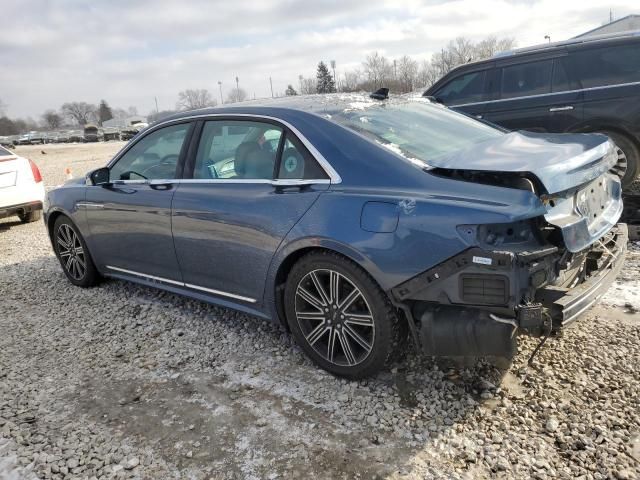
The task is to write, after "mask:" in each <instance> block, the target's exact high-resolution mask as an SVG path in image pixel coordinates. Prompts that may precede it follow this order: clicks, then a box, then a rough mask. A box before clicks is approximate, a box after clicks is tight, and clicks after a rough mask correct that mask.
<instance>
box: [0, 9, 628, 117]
mask: <svg viewBox="0 0 640 480" xmlns="http://www.w3.org/2000/svg"><path fill="white" fill-rule="evenodd" d="M634 6H635V8H634ZM610 9H612V11H613V15H614V18H621V17H623V16H625V15H628V14H631V13H640V4H638V0H626V1H625V0H612V1H610V2H603V1H602V0H539V1H535V0H529V1H527V0H513V1H507V0H455V1H440V0H428V1H412V0H406V1H404V0H393V1H386V0H375V1H371V0H326V1H323V0H313V1H298V0H234V1H228V0H227V1H218V0H183V1H175V0H126V1H123V0H109V1H106V0H105V1H96V0H94V1H90V0H2V6H1V8H0V15H1V16H2V18H3V21H2V27H1V28H0V72H1V73H0V101H1V102H2V103H3V104H4V105H5V106H6V108H5V110H6V113H7V114H8V115H9V116H11V117H28V116H30V117H32V118H34V119H36V120H37V119H39V118H40V115H41V114H42V112H44V111H45V110H47V109H58V108H59V107H60V105H62V103H64V102H69V101H86V102H90V103H98V102H99V101H100V99H103V98H104V99H105V100H107V102H108V103H109V104H110V105H111V106H112V107H119V108H128V107H129V106H135V107H137V109H138V111H139V112H140V113H141V114H146V113H148V112H151V111H155V108H156V107H155V98H157V100H158V107H159V109H160V110H167V109H174V108H175V104H176V101H177V96H178V92H179V91H181V90H184V89H187V88H207V89H209V90H210V91H211V92H212V93H213V94H215V96H216V98H217V99H218V101H219V96H220V92H219V86H218V81H221V82H222V90H223V96H224V97H226V95H227V94H228V92H229V91H230V90H231V89H232V88H233V87H234V86H235V77H236V76H238V79H239V84H240V87H241V88H243V89H245V90H246V91H247V92H248V94H249V96H250V97H253V96H254V95H255V96H256V97H258V98H260V97H266V96H270V95H271V91H270V83H269V77H271V78H272V81H273V89H274V93H282V92H284V90H285V89H286V87H287V84H289V83H291V84H293V85H294V87H297V85H298V76H299V75H304V76H305V77H311V76H315V69H316V66H317V64H318V62H319V61H320V60H324V61H325V62H329V61H330V60H335V61H336V73H337V75H338V77H339V76H340V75H341V74H343V73H344V72H345V71H346V70H349V69H353V68H357V67H359V66H361V62H362V61H363V60H364V58H365V57H366V55H368V54H370V53H372V52H374V51H378V52H379V53H381V54H383V55H385V56H387V57H389V58H390V59H393V58H398V57H400V56H402V55H405V54H406V55H409V56H411V57H412V58H414V59H416V60H422V59H428V58H430V56H431V54H432V53H433V52H436V51H438V50H440V49H441V48H442V47H444V46H445V45H446V44H447V43H448V42H449V41H450V40H452V39H454V38H455V37H458V36H465V37H467V38H469V39H471V40H474V41H477V40H480V39H482V38H485V37H486V36H488V35H495V36H498V37H513V38H515V40H516V42H517V45H518V46H519V47H524V46H529V45H535V44H538V43H542V42H545V39H544V36H545V35H550V36H551V39H552V41H559V40H564V39H567V38H570V37H572V36H575V35H577V34H579V33H582V32H585V31H587V30H590V29H592V28H595V27H598V26H600V25H602V24H603V23H605V22H607V21H608V19H609V10H610Z"/></svg>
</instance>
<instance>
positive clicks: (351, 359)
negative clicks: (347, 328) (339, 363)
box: [338, 332, 356, 365]
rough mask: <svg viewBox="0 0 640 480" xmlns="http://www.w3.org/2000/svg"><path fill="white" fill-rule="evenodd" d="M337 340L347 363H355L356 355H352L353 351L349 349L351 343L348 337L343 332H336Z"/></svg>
mask: <svg viewBox="0 0 640 480" xmlns="http://www.w3.org/2000/svg"><path fill="white" fill-rule="evenodd" d="M338 340H339V341H340V346H341V347H342V352H343V353H344V356H345V358H346V359H347V364H348V365H355V363H356V357H355V356H354V355H353V351H352V350H351V344H350V343H349V339H348V338H347V336H346V335H345V334H344V332H338Z"/></svg>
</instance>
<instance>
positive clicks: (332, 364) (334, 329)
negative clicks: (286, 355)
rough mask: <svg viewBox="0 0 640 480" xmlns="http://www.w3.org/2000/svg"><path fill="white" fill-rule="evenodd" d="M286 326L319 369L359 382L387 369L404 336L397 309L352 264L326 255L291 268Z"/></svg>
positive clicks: (321, 253) (304, 259) (312, 255)
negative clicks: (358, 379) (287, 325)
mask: <svg viewBox="0 0 640 480" xmlns="http://www.w3.org/2000/svg"><path fill="white" fill-rule="evenodd" d="M285 309H286V315H287V322H288V324H289V327H290V328H291V332H292V334H293V335H294V337H295V339H296V341H297V342H298V344H299V345H300V346H301V348H302V349H303V350H304V351H305V353H306V354H307V355H308V356H309V357H310V358H311V359H312V360H313V361H314V362H315V363H316V364H318V365H319V366H320V367H322V368H323V369H325V370H327V371H329V372H331V373H333V374H335V375H340V376H343V377H347V378H351V379H357V378H362V377H366V376H369V375H372V374H374V373H376V372H377V371H379V370H381V369H383V368H385V367H387V366H388V365H389V364H390V363H391V361H392V360H393V358H394V357H395V355H394V354H395V353H396V351H397V350H398V349H399V348H400V345H401V343H402V342H403V340H404V338H405V337H406V328H404V324H403V320H402V319H401V318H400V316H399V314H398V312H397V311H396V309H395V308H394V307H393V305H391V303H390V301H389V299H388V298H387V296H386V294H385V293H384V292H383V291H382V290H381V289H380V287H379V286H378V285H377V284H376V282H375V281H374V280H373V279H372V278H371V277H370V276H369V275H368V274H367V273H366V272H365V271H363V270H362V269H361V268H360V267H359V266H357V265H356V264H355V263H353V262H351V261H350V260H348V259H346V258H344V257H342V256H340V255H337V254H334V253H331V252H326V251H318V252H313V253H310V254H308V255H306V256H304V257H302V258H301V259H300V260H299V261H298V263H296V264H295V266H294V267H293V269H292V270H291V272H290V274H289V277H288V279H287V284H286V287H285Z"/></svg>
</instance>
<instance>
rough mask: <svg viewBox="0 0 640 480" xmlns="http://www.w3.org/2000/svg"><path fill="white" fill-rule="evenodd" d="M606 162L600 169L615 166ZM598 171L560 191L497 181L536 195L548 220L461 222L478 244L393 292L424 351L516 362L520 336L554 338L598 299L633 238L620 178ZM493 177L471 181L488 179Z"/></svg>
mask: <svg viewBox="0 0 640 480" xmlns="http://www.w3.org/2000/svg"><path fill="white" fill-rule="evenodd" d="M600 161H601V162H602V163H601V164H600V165H595V167H596V171H598V170H602V169H603V166H604V165H606V162H605V161H604V159H603V158H601V159H600ZM592 167H594V164H592ZM599 173H600V175H599V176H597V177H595V178H593V177H592V178H585V179H584V180H586V181H583V183H581V184H580V185H579V186H578V187H574V188H567V189H565V190H563V191H560V192H554V193H548V191H546V190H545V186H544V184H543V183H542V182H540V181H539V179H536V178H526V177H525V176H519V175H512V177H511V178H509V177H508V176H505V175H497V178H499V179H500V181H501V182H502V183H501V186H503V187H504V186H508V187H509V188H517V189H524V190H529V191H531V192H533V193H535V194H536V195H537V196H538V197H539V198H540V200H541V202H542V203H543V204H544V205H545V211H546V214H545V215H542V216H538V217H535V218H531V219H528V220H523V221H519V222H516V223H510V224H487V225H460V226H458V235H459V237H460V238H461V239H462V240H463V241H464V243H465V244H466V245H468V247H469V248H467V249H466V250H464V251H462V252H461V253H459V254H457V255H455V256H453V257H451V258H449V259H447V260H446V261H444V262H442V263H440V264H439V265H436V266H435V267H433V268H431V269H429V270H427V271H425V272H423V273H421V274H419V275H417V276H415V277H413V278H411V279H409V280H408V281H405V282H403V283H402V284H400V285H397V286H396V287H395V288H393V289H392V290H391V296H392V298H393V300H394V302H395V304H396V305H398V306H399V307H400V308H402V309H403V310H404V311H405V313H406V315H407V316H408V317H409V318H410V319H412V320H413V321H411V322H409V323H410V326H411V328H412V333H413V336H414V340H415V342H416V343H417V344H418V345H419V347H420V349H421V351H422V352H423V353H425V354H427V355H435V356H471V357H478V356H501V357H507V358H510V357H512V356H513V354H514V353H515V351H516V336H517V334H527V335H531V336H543V335H548V334H549V333H550V332H552V331H554V330H558V329H560V328H562V327H564V326H566V325H567V324H569V323H571V322H572V321H573V320H575V319H576V318H577V317H578V316H579V315H580V314H581V313H583V312H584V311H585V310H586V309H588V308H589V307H590V306H592V305H593V304H594V303H595V302H596V301H598V299H599V298H600V297H601V296H602V295H603V294H604V293H605V291H606V290H607V289H608V287H609V286H610V284H611V283H612V282H613V281H614V280H615V278H616V276H617V275H618V273H619V271H620V269H621V268H622V265H623V261H624V255H625V251H626V245H627V241H628V234H627V227H626V225H625V224H617V223H616V222H617V221H618V219H619V218H620V214H621V212H622V200H621V189H620V182H619V180H618V179H617V178H616V177H615V176H613V175H612V174H610V173H607V172H606V171H605V172H604V173H602V171H600V172H599ZM437 174H440V175H442V174H443V172H442V171H440V172H437ZM456 175H457V176H459V175H460V174H459V173H456V174H449V175H447V176H450V177H454V178H455V176H456ZM491 175H493V173H487V172H482V173H481V174H480V175H479V176H478V177H476V178H475V179H473V180H471V178H472V177H473V175H471V174H468V175H467V179H465V180H466V181H475V182H478V180H480V179H481V180H482V181H481V182H478V183H489V182H490V181H491ZM459 179H462V178H459Z"/></svg>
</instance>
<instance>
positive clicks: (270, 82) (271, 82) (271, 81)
mask: <svg viewBox="0 0 640 480" xmlns="http://www.w3.org/2000/svg"><path fill="white" fill-rule="evenodd" d="M269 85H271V98H273V80H271V77H269ZM253 96H254V97H255V96H256V94H255V92H254V94H253Z"/></svg>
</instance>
